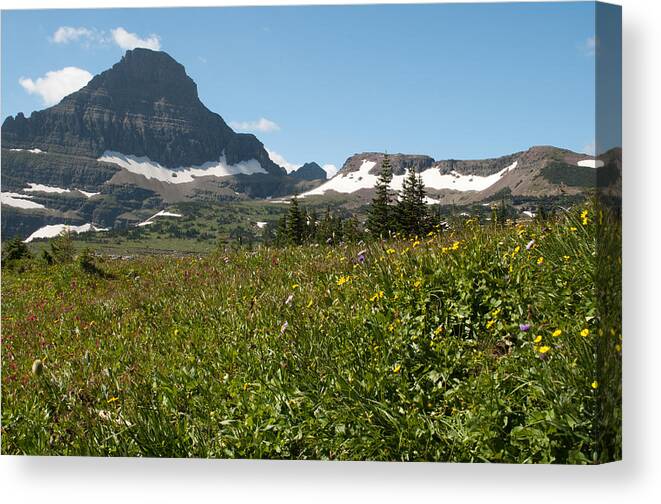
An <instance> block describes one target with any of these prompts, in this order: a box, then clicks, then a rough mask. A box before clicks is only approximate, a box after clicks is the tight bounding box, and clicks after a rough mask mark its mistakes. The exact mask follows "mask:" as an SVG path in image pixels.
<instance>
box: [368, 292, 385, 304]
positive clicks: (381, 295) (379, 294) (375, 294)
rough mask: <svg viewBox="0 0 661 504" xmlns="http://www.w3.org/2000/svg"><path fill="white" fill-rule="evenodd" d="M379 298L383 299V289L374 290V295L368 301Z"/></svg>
mask: <svg viewBox="0 0 661 504" xmlns="http://www.w3.org/2000/svg"><path fill="white" fill-rule="evenodd" d="M379 299H383V291H378V292H375V293H374V295H373V296H372V297H371V298H370V301H372V302H374V301H378V300H379Z"/></svg>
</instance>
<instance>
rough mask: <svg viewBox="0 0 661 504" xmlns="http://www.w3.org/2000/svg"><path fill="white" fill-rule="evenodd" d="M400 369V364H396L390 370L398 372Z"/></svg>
mask: <svg viewBox="0 0 661 504" xmlns="http://www.w3.org/2000/svg"><path fill="white" fill-rule="evenodd" d="M400 369H402V365H401V364H397V365H396V366H395V367H394V368H393V369H392V372H393V373H399V370H400Z"/></svg>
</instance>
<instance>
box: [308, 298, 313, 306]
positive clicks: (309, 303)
mask: <svg viewBox="0 0 661 504" xmlns="http://www.w3.org/2000/svg"><path fill="white" fill-rule="evenodd" d="M310 306H312V299H310V301H308V308H310Z"/></svg>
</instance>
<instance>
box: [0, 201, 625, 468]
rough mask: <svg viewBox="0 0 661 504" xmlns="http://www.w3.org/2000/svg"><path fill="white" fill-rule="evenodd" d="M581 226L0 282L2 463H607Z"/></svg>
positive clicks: (250, 253) (606, 401)
mask: <svg viewBox="0 0 661 504" xmlns="http://www.w3.org/2000/svg"><path fill="white" fill-rule="evenodd" d="M581 210H582V211H581ZM598 219H603V215H599V217H597V216H596V215H595V212H594V209H592V208H585V210H583V209H577V210H576V211H575V212H574V213H571V214H569V215H567V216H562V217H560V218H558V219H556V220H553V221H548V222H539V223H538V222H532V221H530V222H527V223H525V224H523V223H519V224H517V223H512V224H508V225H505V226H480V225H478V224H477V223H476V222H474V221H471V220H468V221H467V222H466V223H464V224H463V226H462V227H461V228H457V229H454V230H452V231H445V232H442V231H440V230H439V231H438V232H432V233H430V234H429V235H428V236H425V237H420V238H418V239H413V240H404V239H400V240H394V241H391V242H385V243H375V244H371V245H369V246H365V247H360V246H358V245H346V246H337V247H325V246H301V247H289V248H271V247H265V246H257V247H256V248H255V249H254V250H247V249H239V250H238V251H235V252H231V253H225V252H216V253H212V254H210V255H207V256H205V257H203V258H199V257H168V256H161V257H155V256H154V257H149V256H145V257H135V258H133V259H131V260H113V259H108V258H106V259H103V258H97V259H95V261H96V264H95V268H93V269H92V270H89V268H88V269H87V271H83V270H82V269H81V267H80V264H79V263H76V262H73V263H69V264H62V265H52V266H46V265H43V264H39V263H38V262H37V261H33V262H32V263H30V264H28V265H26V266H25V268H24V270H23V271H21V272H19V271H18V270H16V271H10V270H6V271H3V275H2V452H3V454H33V455H55V454H60V455H116V456H162V457H214V458H293V459H341V460H347V459H350V460H404V461H407V460H418V461H497V462H555V463H596V462H604V461H608V460H612V459H617V458H619V457H620V456H621V407H620V401H621V385H620V372H621V357H620V355H621V348H622V347H621V344H622V341H621V332H620V324H621V321H620V318H619V315H616V314H618V313H619V311H618V310H617V306H616V305H617V302H618V299H619V297H618V292H621V286H620V284H619V276H618V274H619V269H617V268H619V266H618V263H617V261H609V262H608V263H607V264H606V265H605V266H604V264H602V263H600V262H599V257H598V256H596V255H595V254H596V253H597V252H599V253H604V252H603V250H601V251H598V250H597V246H596V244H597V240H596V238H597V236H598V229H597V226H596V225H595V220H598ZM600 222H601V221H600ZM614 232H615V234H616V235H618V233H619V228H617V229H614ZM618 236H619V235H618ZM612 251H613V254H616V253H617V254H619V249H617V246H616V245H613V248H612ZM607 253H608V251H607ZM598 268H602V269H600V270H599V271H600V274H602V275H606V277H607V278H610V279H611V280H612V281H613V282H614V283H613V284H611V285H609V286H608V288H607V289H602V290H603V293H601V291H600V292H597V293H596V292H595V272H596V271H597V270H598ZM603 268H606V269H608V268H615V270H612V269H611V270H608V271H606V270H604V269H603ZM609 275H610V276H609ZM618 289H619V290H618ZM607 313H611V314H612V315H611V318H608V316H607V315H606V314H607ZM36 359H39V360H40V361H41V362H42V363H43V367H40V365H39V363H37V364H36V365H33V363H34V361H35V360H36Z"/></svg>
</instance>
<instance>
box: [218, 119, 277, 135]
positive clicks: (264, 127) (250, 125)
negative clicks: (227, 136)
mask: <svg viewBox="0 0 661 504" xmlns="http://www.w3.org/2000/svg"><path fill="white" fill-rule="evenodd" d="M230 126H231V127H232V128H233V129H235V130H239V131H252V132H254V131H259V132H260V133H271V132H273V131H280V126H279V125H278V124H277V123H275V122H273V121H270V120H268V119H266V118H264V117H262V118H260V119H258V120H257V121H232V122H231V123H230Z"/></svg>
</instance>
